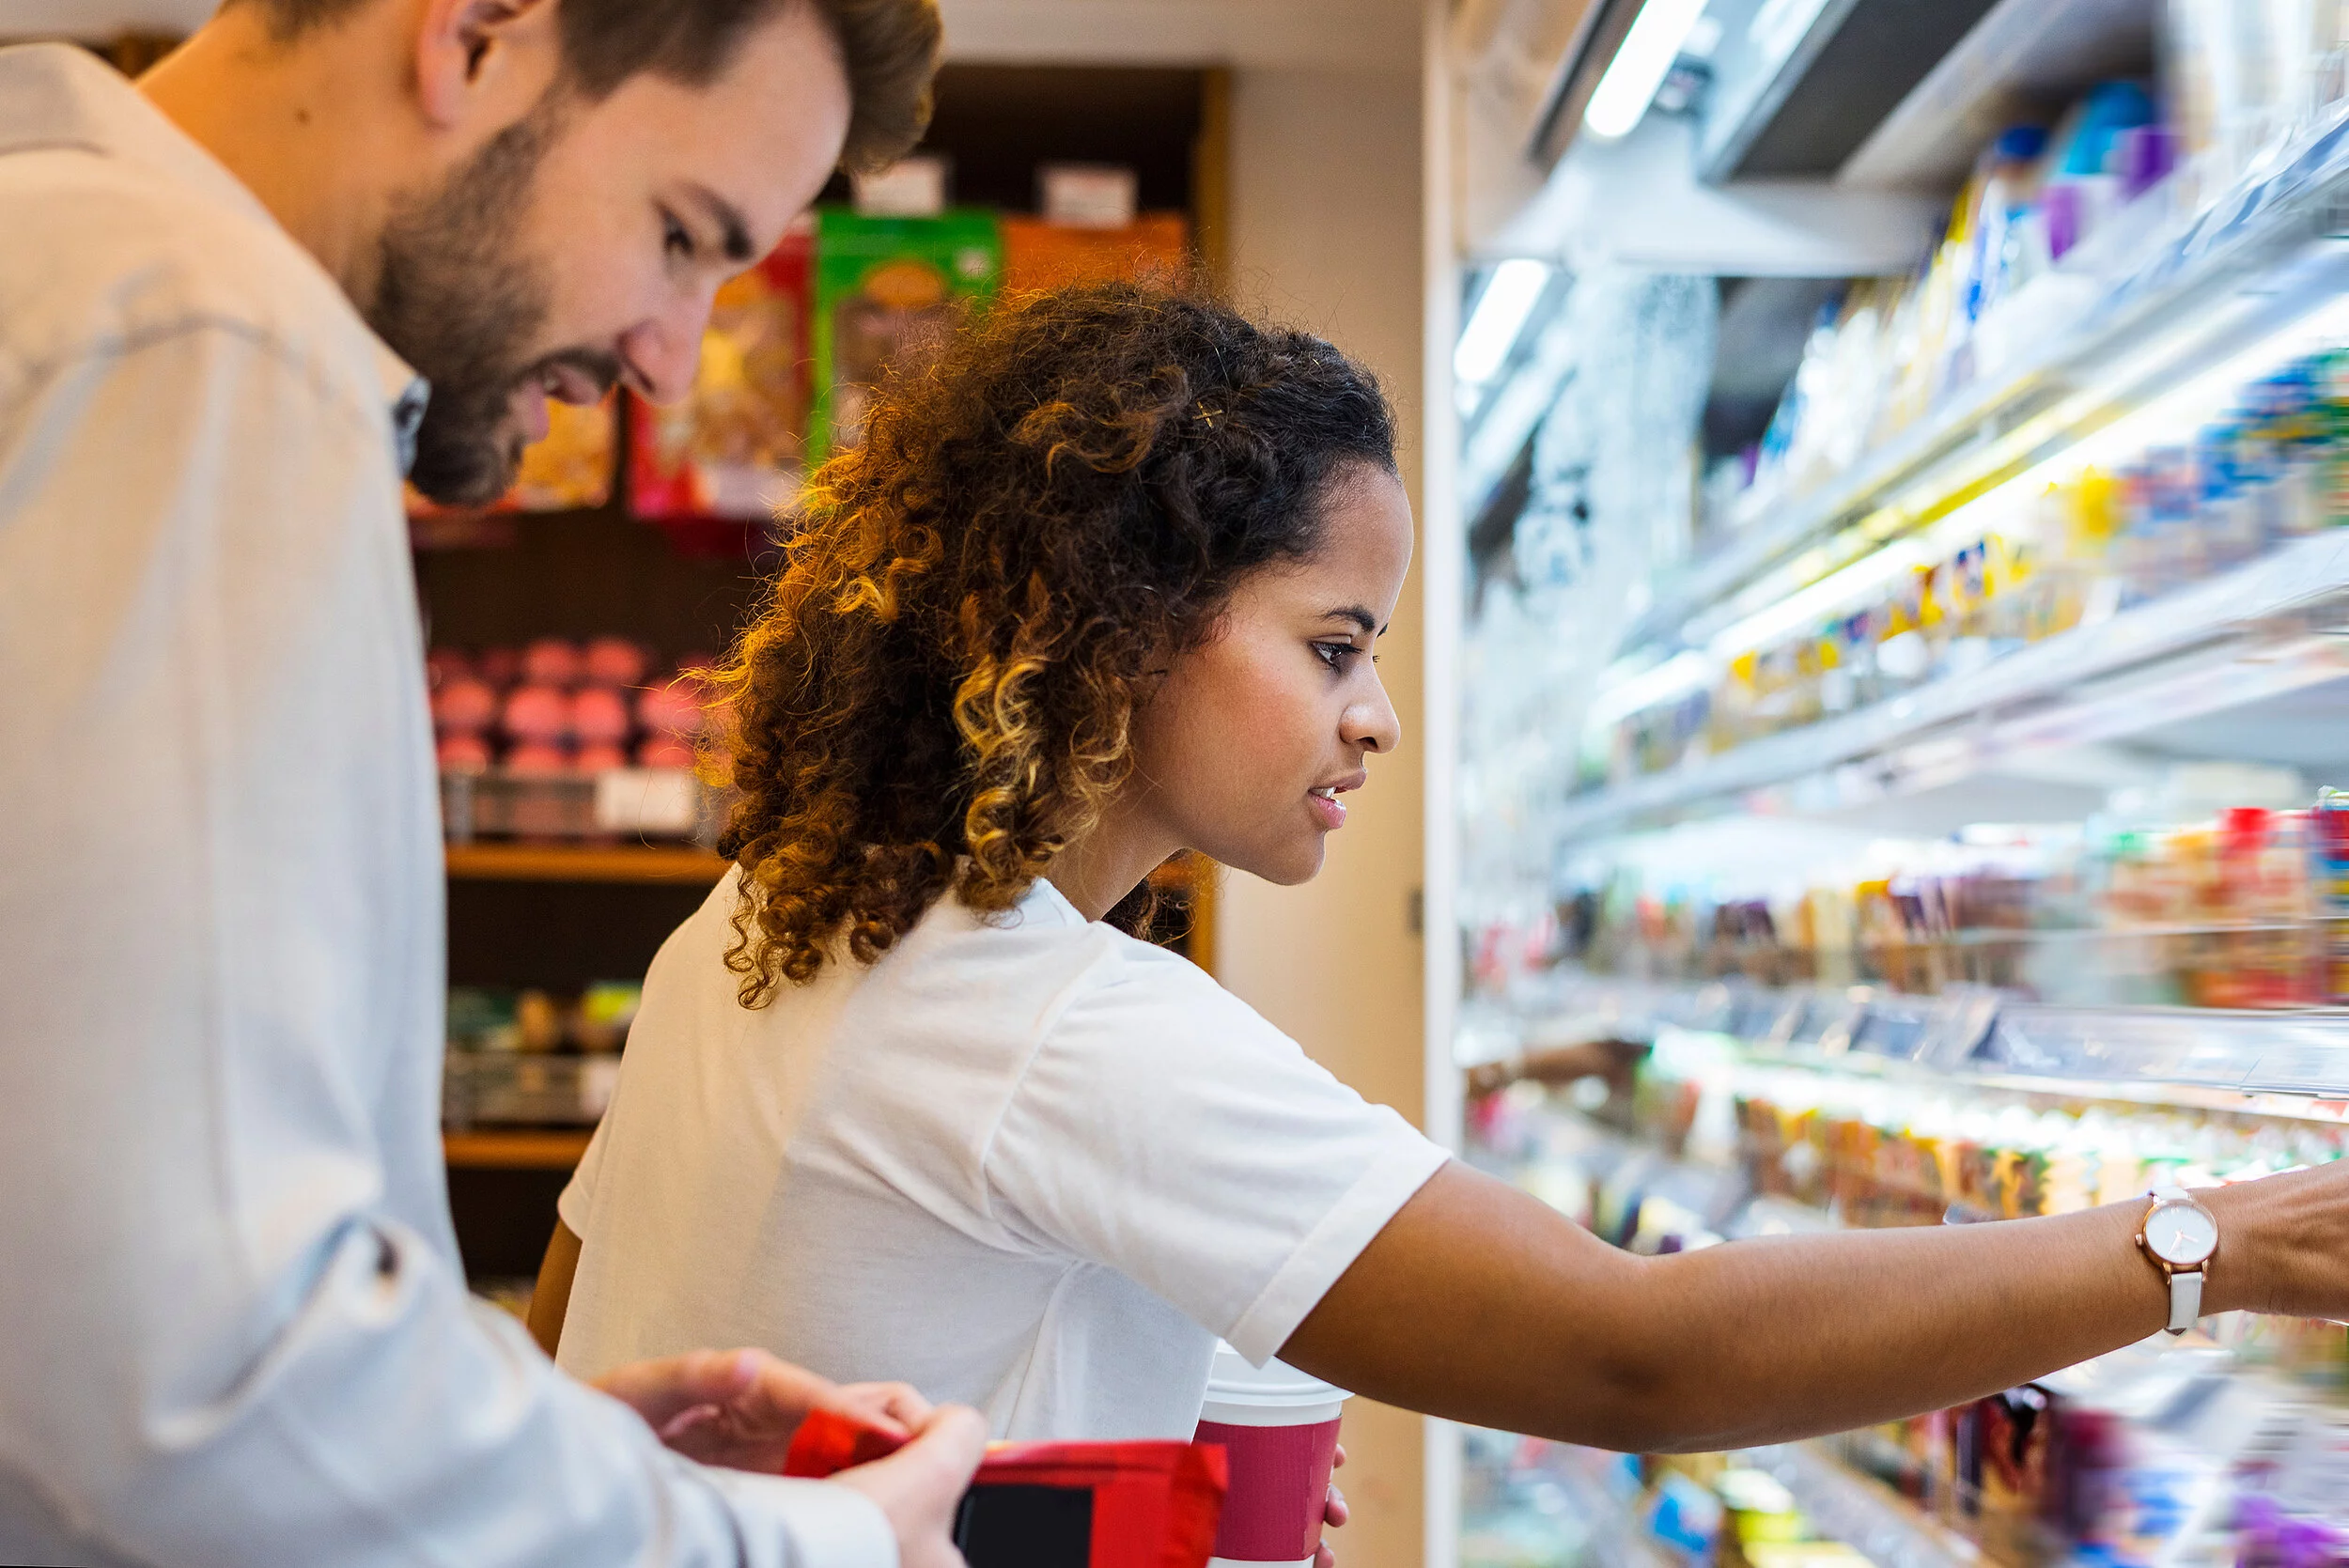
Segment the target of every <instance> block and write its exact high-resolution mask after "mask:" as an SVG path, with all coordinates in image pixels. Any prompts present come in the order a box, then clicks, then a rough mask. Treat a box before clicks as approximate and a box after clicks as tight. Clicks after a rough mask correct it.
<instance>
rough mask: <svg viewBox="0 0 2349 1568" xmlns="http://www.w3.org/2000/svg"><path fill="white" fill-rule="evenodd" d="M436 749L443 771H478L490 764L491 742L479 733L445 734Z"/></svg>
mask: <svg viewBox="0 0 2349 1568" xmlns="http://www.w3.org/2000/svg"><path fill="white" fill-rule="evenodd" d="M434 751H435V753H436V754H437V756H438V759H439V761H440V764H441V771H442V772H443V773H478V772H481V771H482V770H483V769H485V768H488V767H489V766H490V743H489V742H488V741H487V740H484V739H482V738H481V737H480V736H478V735H474V734H467V735H444V736H443V737H441V743H440V745H439V746H437V747H436V748H434Z"/></svg>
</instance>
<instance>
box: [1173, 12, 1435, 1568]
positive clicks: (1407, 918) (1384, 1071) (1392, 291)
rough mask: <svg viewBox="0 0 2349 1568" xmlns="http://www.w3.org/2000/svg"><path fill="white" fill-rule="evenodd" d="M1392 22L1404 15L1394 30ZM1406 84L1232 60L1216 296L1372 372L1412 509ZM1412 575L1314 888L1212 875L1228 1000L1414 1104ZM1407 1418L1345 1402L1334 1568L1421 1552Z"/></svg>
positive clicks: (1411, 97)
mask: <svg viewBox="0 0 2349 1568" xmlns="http://www.w3.org/2000/svg"><path fill="white" fill-rule="evenodd" d="M1401 24H1402V25H1404V26H1406V27H1408V26H1409V25H1410V23H1409V21H1408V19H1406V20H1405V21H1404V22H1403V23H1401ZM1420 143H1421V128H1420V83H1419V78H1418V76H1417V75H1416V74H1415V73H1414V71H1413V70H1411V68H1409V67H1408V66H1407V67H1404V68H1402V69H1400V70H1385V69H1378V70H1329V69H1269V68H1268V69H1249V68H1245V67H1243V68H1242V69H1240V70H1237V71H1235V72H1234V74H1233V83H1232V119H1231V164H1232V192H1231V258H1232V285H1233V289H1234V291H1235V293H1236V294H1237V298H1238V300H1239V301H1240V303H1242V304H1243V305H1244V306H1247V307H1249V308H1252V309H1255V310H1260V311H1263V312H1266V313H1268V314H1269V315H1271V316H1273V317H1275V318H1282V319H1285V320H1288V321H1291V322H1294V323H1296V324H1297V325H1299V326H1302V327H1305V328H1308V329H1310V330H1312V331H1315V332H1318V333H1320V334H1323V335H1324V336H1326V337H1328V338H1329V339H1330V341H1331V342H1333V343H1335V344H1337V345H1338V347H1340V348H1341V349H1346V351H1347V352H1348V353H1351V354H1353V355H1355V356H1356V357H1358V358H1360V359H1361V360H1362V361H1364V362H1365V363H1366V364H1368V365H1370V366H1371V367H1372V369H1374V370H1375V371H1377V374H1378V377H1379V379H1380V380H1382V381H1383V382H1384V383H1385V385H1386V388H1387V392H1388V395H1389V396H1391V397H1392V398H1393V400H1394V404H1395V410H1396V412H1397V414H1398V415H1399V416H1400V429H1401V431H1402V436H1403V452H1402V463H1403V476H1404V481H1405V483H1406V485H1407V486H1408V488H1409V489H1410V493H1411V497H1412V504H1413V506H1414V508H1415V509H1416V508H1417V507H1418V506H1419V502H1420V460H1419V459H1420V453H1419V429H1420V408H1419V403H1420V397H1419V391H1420V376H1421V352H1422V350H1421V337H1422V330H1423V328H1422V304H1423V290H1422V283H1421V248H1422V247H1421V227H1422V221H1423V220H1422V211H1421V206H1420V190H1421V159H1420ZM1419 604H1420V585H1419V567H1418V566H1417V565H1416V563H1415V564H1414V566H1413V567H1412V575H1411V580H1410V581H1409V582H1408V583H1406V584H1405V587H1404V591H1403V597H1402V599H1401V601H1400V602H1399V604H1398V605H1397V608H1396V612H1395V618H1394V623H1393V628H1392V630H1390V631H1389V632H1388V633H1387V635H1386V636H1385V638H1383V639H1382V640H1381V641H1380V643H1379V648H1378V653H1379V666H1378V671H1379V675H1381V676H1382V677H1383V678H1384V679H1385V681H1386V684H1387V690H1388V691H1389V693H1390V694H1391V695H1392V698H1393V700H1394V706H1395V710H1396V712H1397V714H1398V715H1400V717H1401V719H1402V722H1403V734H1404V740H1403V750H1402V751H1401V752H1400V753H1398V754H1395V755H1392V756H1389V757H1383V758H1373V759H1372V760H1371V763H1370V774H1371V784H1370V787H1369V788H1367V789H1365V790H1363V791H1361V793H1359V794H1358V795H1356V796H1354V797H1353V799H1352V802H1351V809H1350V811H1349V814H1348V815H1347V819H1346V827H1345V828H1344V829H1343V830H1342V831H1340V832H1339V833H1338V834H1337V835H1336V836H1335V837H1333V838H1332V839H1331V840H1330V854H1329V860H1328V862H1327V864H1326V866H1325V868H1324V869H1323V871H1322V874H1321V876H1320V877H1317V878H1315V880H1314V881H1312V882H1310V883H1308V884H1306V885H1305V886H1303V887H1297V888H1276V887H1274V886H1272V885H1271V884H1269V883H1268V882H1264V881H1261V880H1259V879H1257V878H1256V877H1249V876H1245V875H1241V874H1238V873H1226V874H1225V877H1224V882H1223V894H1222V903H1221V906H1220V908H1219V913H1218V915H1217V922H1218V925H1217V944H1216V945H1217V954H1216V962H1217V965H1218V972H1219V973H1220V975H1221V978H1222V980H1223V982H1224V984H1225V985H1227V986H1230V987H1231V989H1232V990H1233V991H1234V992H1235V993H1237V995H1238V996H1239V997H1241V998H1242V999H1243V1000H1245V1001H1248V1002H1249V1003H1250V1004H1251V1005H1252V1006H1253V1007H1255V1008H1256V1009H1257V1010H1258V1011H1259V1012H1261V1013H1263V1014H1264V1015H1265V1017H1268V1018H1269V1019H1271V1020H1272V1022H1273V1023H1275V1024H1276V1025H1278V1026H1279V1027H1280V1028H1281V1029H1283V1030H1284V1031H1286V1032H1288V1033H1289V1034H1290V1035H1292V1036H1294V1037H1295V1038H1296V1039H1297V1040H1298V1041H1299V1043H1300V1044H1302V1045H1303V1046H1304V1048H1305V1049H1306V1050H1307V1051H1308V1052H1309V1053H1311V1054H1312V1055H1313V1056H1314V1058H1315V1060H1317V1061H1319V1062H1321V1063H1324V1064H1325V1065H1327V1066H1328V1067H1329V1068H1330V1071H1331V1072H1333V1073H1335V1074H1337V1076H1338V1077H1339V1078H1341V1079H1345V1080H1346V1082H1348V1083H1350V1084H1352V1085H1353V1086H1354V1087H1355V1088H1356V1089H1358V1090H1360V1091H1361V1093H1362V1094H1364V1095H1366V1096H1368V1097H1369V1098H1371V1099H1373V1100H1377V1101H1380V1102H1383V1103H1385V1104H1388V1105H1392V1106H1393V1107H1394V1108H1395V1109H1396V1110H1400V1111H1402V1112H1403V1114H1405V1115H1406V1116H1408V1117H1409V1118H1411V1119H1412V1120H1413V1121H1414V1122H1416V1121H1418V1120H1419V1119H1420V1113H1421V1098H1422V1095H1421V1082H1422V1076H1423V1059H1422V1049H1423V1043H1422V1037H1421V1000H1422V999H1421V979H1420V975H1421V955H1420V939H1419V937H1418V935H1417V933H1416V932H1415V931H1414V930H1413V929H1412V911H1413V908H1414V901H1415V899H1416V897H1417V894H1418V890H1419V884H1420V876H1421V846H1422V843H1423V831H1422V812H1421V807H1422V788H1421V777H1422V769H1421V763H1420V757H1419V754H1418V747H1419V746H1420V744H1421V741H1422V736H1421V724H1420V719H1421V714H1422V711H1423V704H1422V691H1421V684H1420V665H1421V648H1422V640H1421V626H1420V622H1419V616H1418V609H1419ZM1422 1432H1423V1422H1422V1421H1420V1419H1419V1418H1418V1417H1417V1416H1413V1415H1407V1414H1405V1413H1404V1412H1401V1411H1398V1410H1392V1409H1389V1408H1387V1407H1385V1406H1383V1405H1372V1404H1370V1403H1369V1402H1368V1401H1357V1402H1356V1403H1355V1404H1354V1405H1352V1406H1350V1407H1349V1410H1348V1413H1347V1416H1346V1451H1347V1456H1348V1459H1349V1464H1348V1466H1347V1467H1346V1471H1345V1474H1344V1476H1343V1478H1342V1480H1343V1483H1344V1486H1345V1489H1346V1494H1347V1496H1348V1497H1349V1498H1351V1499H1352V1501H1353V1503H1354V1507H1355V1511H1356V1518H1357V1520H1358V1523H1357V1524H1356V1525H1355V1526H1354V1527H1353V1528H1351V1529H1347V1530H1346V1531H1344V1532H1343V1533H1342V1534H1341V1535H1340V1536H1339V1537H1337V1538H1336V1543H1335V1544H1336V1545H1337V1546H1338V1550H1339V1553H1340V1556H1341V1558H1342V1560H1344V1562H1345V1563H1346V1568H1405V1565H1407V1564H1417V1563H1418V1562H1420V1561H1421V1560H1422V1555H1423V1554H1422V1550H1421V1509H1422V1494H1421V1465H1422V1450H1423V1436H1422Z"/></svg>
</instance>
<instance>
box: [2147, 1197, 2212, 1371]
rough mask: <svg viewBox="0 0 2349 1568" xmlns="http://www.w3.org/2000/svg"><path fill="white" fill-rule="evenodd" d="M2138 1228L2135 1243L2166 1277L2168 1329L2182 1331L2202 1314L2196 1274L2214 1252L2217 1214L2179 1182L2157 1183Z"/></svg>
mask: <svg viewBox="0 0 2349 1568" xmlns="http://www.w3.org/2000/svg"><path fill="white" fill-rule="evenodd" d="M2151 1197H2152V1198H2153V1201H2154V1202H2153V1206H2152V1207H2150V1208H2148V1209H2147V1210H2146V1211H2145V1222H2144V1223H2143V1224H2142V1225H2140V1226H2139V1227H2138V1232H2137V1244H2138V1246H2139V1247H2141V1248H2143V1249H2144V1250H2145V1255H2146V1256H2147V1257H2149V1258H2151V1259H2153V1260H2154V1266H2155V1267H2156V1268H2158V1269H2160V1270H2161V1271H2162V1273H2164V1274H2166V1275H2168V1276H2169V1278H2170V1325H2169V1327H2170V1332H2171V1333H2172V1334H2183V1333H2185V1332H2186V1330H2187V1329H2188V1328H2191V1327H2194V1320H2195V1319H2196V1318H2198V1317H2200V1316H2201V1315H2202V1276H2203V1275H2204V1274H2205V1273H2207V1272H2208V1271H2209V1268H2210V1260H2211V1258H2212V1257H2213V1256H2214V1255H2216V1254H2217V1251H2218V1217H2217V1215H2215V1214H2213V1213H2211V1212H2210V1210H2208V1209H2206V1208H2204V1207H2203V1206H2202V1205H2201V1204H2200V1203H2196V1202H2195V1201H2194V1200H2193V1198H2192V1197H2190V1196H2188V1195H2187V1193H2186V1188H2182V1187H2157V1188H2154V1190H2153V1192H2152V1193H2151Z"/></svg>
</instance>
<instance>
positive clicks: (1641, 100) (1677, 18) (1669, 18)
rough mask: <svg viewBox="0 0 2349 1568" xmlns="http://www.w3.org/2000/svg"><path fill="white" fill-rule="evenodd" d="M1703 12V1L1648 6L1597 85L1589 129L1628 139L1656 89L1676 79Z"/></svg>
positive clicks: (1669, 0)
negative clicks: (1683, 48) (1679, 62)
mask: <svg viewBox="0 0 2349 1568" xmlns="http://www.w3.org/2000/svg"><path fill="white" fill-rule="evenodd" d="M1703 11H1704V0H1647V3H1646V4H1645V5H1643V6H1641V8H1640V14H1639V16H1638V18H1637V19H1635V20H1634V21H1633V22H1632V23H1631V31H1630V32H1628V33H1626V34H1625V35H1624V40H1623V43H1622V45H1621V47H1619V48H1617V49H1616V51H1615V57H1614V59H1613V60H1611V61H1610V62H1609V64H1608V67H1607V74H1606V75H1604V76H1602V77H1600V78H1599V79H1598V90H1597V91H1595V92H1594V93H1592V94H1591V101H1590V106H1589V107H1588V108H1586V109H1584V110H1583V111H1582V124H1583V127H1584V129H1586V130H1588V131H1589V132H1590V133H1591V134H1592V135H1594V136H1597V137H1600V138H1602V139H1603V140H1606V141H1610V142H1611V141H1613V140H1614V139H1615V138H1617V137H1619V136H1627V135H1629V134H1630V133H1631V128H1632V127H1633V126H1635V125H1638V124H1639V123H1640V119H1641V116H1644V115H1645V114H1646V113H1647V106H1648V104H1649V103H1650V102H1651V101H1654V99H1655V97H1656V89H1657V88H1658V87H1660V86H1662V85H1664V78H1665V77H1666V76H1668V75H1670V74H1671V72H1672V62H1673V61H1674V60H1676V59H1678V58H1679V57H1680V46H1681V45H1682V44H1684V43H1686V42H1688V29H1690V28H1691V27H1693V26H1695V25H1696V22H1697V18H1698V17H1699V16H1701V15H1703Z"/></svg>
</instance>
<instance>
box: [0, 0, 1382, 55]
mask: <svg viewBox="0 0 2349 1568" xmlns="http://www.w3.org/2000/svg"><path fill="white" fill-rule="evenodd" d="M941 5H942V6H943V8H944V9H945V13H946V41H947V51H948V53H949V54H950V55H951V56H952V57H954V58H956V59H967V60H993V61H1004V62H1011V61H1029V62H1036V63H1044V62H1060V61H1066V62H1072V63H1075V62H1083V63H1088V64H1096V65H1111V64H1119V63H1128V64H1175V63H1179V64H1187V65H1210V64H1221V65H1236V66H1265V67H1291V68H1297V67H1303V68H1324V69H1339V70H1410V69H1413V68H1414V67H1415V66H1416V64H1417V62H1418V59H1419V49H1420V22H1419V7H1418V4H1417V3H1416V0H941ZM211 12H212V0H0V38H37V37H43V36H58V35H63V36H69V37H81V38H98V37H103V36H105V35H107V34H109V33H114V32H118V31H121V30H123V29H124V28H129V27H138V28H149V29H156V30H161V31H168V32H186V31H188V30H189V29H191V28H193V27H194V26H195V25H197V24H198V23H201V22H202V21H203V20H204V19H205V18H206V17H208V16H210V14H211Z"/></svg>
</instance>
